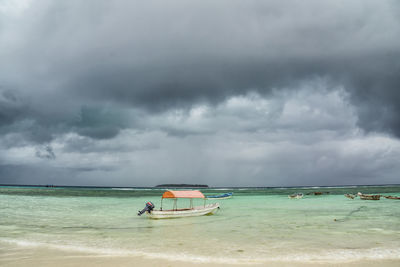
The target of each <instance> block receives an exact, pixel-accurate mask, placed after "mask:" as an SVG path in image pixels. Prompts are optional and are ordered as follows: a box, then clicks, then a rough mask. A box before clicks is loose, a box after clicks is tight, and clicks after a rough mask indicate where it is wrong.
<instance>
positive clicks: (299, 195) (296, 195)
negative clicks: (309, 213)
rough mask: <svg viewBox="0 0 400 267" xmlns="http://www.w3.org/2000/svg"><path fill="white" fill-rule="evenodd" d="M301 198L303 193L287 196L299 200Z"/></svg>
mask: <svg viewBox="0 0 400 267" xmlns="http://www.w3.org/2000/svg"><path fill="white" fill-rule="evenodd" d="M303 196H304V195H303V193H297V194H293V195H289V196H288V198H291V199H300V198H303Z"/></svg>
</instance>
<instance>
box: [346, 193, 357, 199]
mask: <svg viewBox="0 0 400 267" xmlns="http://www.w3.org/2000/svg"><path fill="white" fill-rule="evenodd" d="M344 196H345V197H347V198H350V199H354V198H355V197H356V196H357V195H353V194H344Z"/></svg>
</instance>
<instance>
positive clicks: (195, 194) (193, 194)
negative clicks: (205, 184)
mask: <svg viewBox="0 0 400 267" xmlns="http://www.w3.org/2000/svg"><path fill="white" fill-rule="evenodd" d="M162 198H205V197H204V195H203V193H201V192H200V191H199V190H191V191H170V190H168V191H165V192H164V194H163V195H162Z"/></svg>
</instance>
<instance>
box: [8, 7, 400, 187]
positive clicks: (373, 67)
mask: <svg viewBox="0 0 400 267" xmlns="http://www.w3.org/2000/svg"><path fill="white" fill-rule="evenodd" d="M399 138H400V3H399V2H398V1H395V0H392V1H390V0H380V1H372V0H343V1H342V0H334V1H320V0H307V1H295V0H292V1H288V0H287V1H268V0H264V1H252V0H246V1H235V0H220V1H215V0H213V1H207V0H201V1H183V0H182V1H173V0H168V1H152V0H147V1H135V0H129V1H128V0H126V1H124V0H120V1H113V0H107V1H106V0H104V1H103V0H86V1H80V0H79V1H78V0H76V1H75V0H69V1H52V0H35V1H32V0H0V184H55V185H97V186H153V185H156V184H159V183H200V184H209V185H211V186H296V185H345V184H393V183H399V182H400V141H399Z"/></svg>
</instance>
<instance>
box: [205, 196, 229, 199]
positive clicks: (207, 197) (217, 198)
mask: <svg viewBox="0 0 400 267" xmlns="http://www.w3.org/2000/svg"><path fill="white" fill-rule="evenodd" d="M231 197H232V196H226V197H207V198H206V199H207V200H219V199H228V198H231Z"/></svg>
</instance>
